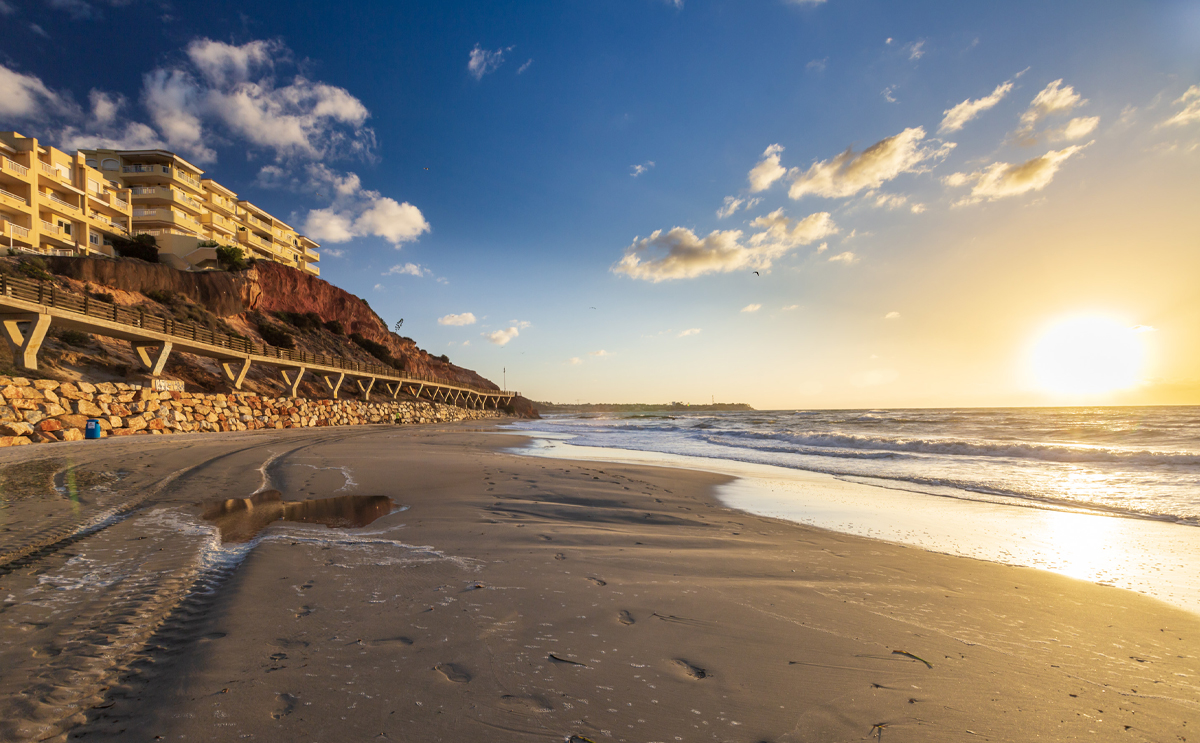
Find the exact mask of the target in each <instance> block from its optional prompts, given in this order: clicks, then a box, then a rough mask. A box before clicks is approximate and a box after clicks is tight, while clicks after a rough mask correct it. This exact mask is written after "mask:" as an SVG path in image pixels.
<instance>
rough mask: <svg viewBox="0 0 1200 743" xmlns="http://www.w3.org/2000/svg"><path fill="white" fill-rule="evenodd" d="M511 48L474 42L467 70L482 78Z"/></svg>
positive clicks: (472, 74) (502, 59)
mask: <svg viewBox="0 0 1200 743" xmlns="http://www.w3.org/2000/svg"><path fill="white" fill-rule="evenodd" d="M512 49H513V48H512V47H511V46H510V47H508V48H507V49H497V50H495V51H489V50H487V49H484V48H483V47H481V46H479V45H478V44H476V45H475V48H474V49H472V50H471V55H470V58H469V59H468V60H467V72H468V73H470V75H471V77H473V78H475V79H476V80H482V79H483V76H484V75H486V74H488V73H489V72H495V71H496V68H497V67H499V66H500V65H502V64H504V55H505V54H506V53H507V52H510V51H512ZM531 61H532V60H531ZM501 345H504V344H501Z"/></svg>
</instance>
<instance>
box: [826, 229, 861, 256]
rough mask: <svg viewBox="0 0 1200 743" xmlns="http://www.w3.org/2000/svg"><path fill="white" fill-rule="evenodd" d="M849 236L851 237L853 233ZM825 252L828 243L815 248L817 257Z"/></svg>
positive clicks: (827, 248)
mask: <svg viewBox="0 0 1200 743" xmlns="http://www.w3.org/2000/svg"><path fill="white" fill-rule="evenodd" d="M850 236H851V237H853V236H854V232H851V233H850ZM847 239H849V238H847ZM826 250H829V243H821V244H820V245H818V246H817V255H820V254H821V253H824V252H825V251H826Z"/></svg>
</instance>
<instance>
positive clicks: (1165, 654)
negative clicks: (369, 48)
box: [0, 424, 1200, 743]
mask: <svg viewBox="0 0 1200 743" xmlns="http://www.w3.org/2000/svg"><path fill="white" fill-rule="evenodd" d="M489 430H490V426H486V425H480V424H456V425H446V426H426V427H412V428H395V427H362V428H354V429H319V430H315V431H282V432H255V433H247V434H223V435H213V436H203V437H199V436H198V437H183V438H171V439H169V440H165V441H164V440H163V438H157V437H156V438H142V439H140V440H130V439H126V440H105V441H99V442H79V443H77V444H61V445H57V446H54V447H45V448H44V451H42V450H39V451H38V452H36V458H37V459H40V460H44V459H46V458H50V459H53V460H56V461H54V462H50V463H45V462H32V461H31V460H33V459H34V458H35V455H34V454H30V453H28V452H26V451H21V452H14V451H11V450H10V451H6V452H0V487H3V488H4V493H5V497H6V503H5V504H4V506H3V507H2V508H0V563H4V567H2V568H0V601H2V602H3V603H2V604H0V740H41V739H51V740H54V739H62V740H65V739H67V735H69V736H70V739H71V740H107V739H120V740H137V741H142V740H147V741H149V740H156V739H162V740H206V741H208V740H212V741H234V740H246V739H258V740H305V741H341V740H405V741H436V740H444V741H468V740H487V741H526V740H547V741H563V740H569V739H571V736H577V737H575V738H574V740H593V741H597V742H599V741H604V740H613V741H631V742H632V741H641V742H645V741H709V740H712V741H744V742H746V743H757V742H758V741H822V742H828V741H853V740H883V741H886V740H893V741H964V740H990V741H1029V740H1038V739H1041V740H1055V741H1058V740H1074V739H1089V740H1131V741H1161V740H1186V739H1187V738H1190V737H1193V732H1192V729H1193V728H1195V727H1197V726H1200V703H1198V702H1197V700H1198V699H1200V688H1198V681H1197V679H1200V659H1198V658H1197V656H1200V617H1197V616H1196V615H1193V614H1189V613H1187V612H1184V611H1182V610H1179V609H1176V608H1173V607H1171V606H1168V605H1166V604H1163V603H1160V602H1158V601H1155V600H1153V599H1150V598H1147V597H1145V596H1141V595H1138V594H1135V593H1133V592H1130V591H1125V590H1121V589H1117V588H1111V587H1107V586H1099V585H1094V584H1091V583H1086V582H1083V581H1078V580H1073V579H1071V578H1066V577H1063V576H1058V575H1054V574H1051V573H1047V572H1041V571H1035V570H1031V569H1024V568H1015V567H1009V566H1004V565H998V564H994V563H988V562H983V561H979V560H972V559H968V558H962V557H952V556H948V555H941V554H934V553H930V552H925V551H922V550H919V549H914V548H906V547H903V546H899V545H894V544H890V543H886V542H880V541H874V540H870V539H865V538H861V537H855V536H848V535H840V534H834V533H831V532H827V531H822V530H819V529H815V528H811V527H806V526H802V525H797V524H791V523H787V522H784V521H779V520H775V519H771V518H765V517H760V516H753V515H749V514H745V513H741V512H737V511H733V510H730V509H727V508H725V507H723V506H722V505H721V504H720V502H719V501H718V500H717V499H716V497H715V495H714V493H715V488H716V486H718V485H721V484H722V483H725V482H728V478H725V477H722V476H720V475H715V474H711V473H703V472H694V471H686V470H673V469H667V468H656V467H649V466H641V465H625V464H622V465H616V464H608V463H603V462H572V461H563V460H552V459H543V458H531V457H524V456H518V455H514V454H510V453H505V452H504V451H503V449H505V448H508V447H511V446H512V445H513V443H514V440H513V438H512V437H511V436H501V435H495V434H492V433H489ZM14 463H15V464H20V465H21V466H20V467H19V468H18V469H16V470H13V469H11V465H13V464H14ZM39 478H41V480H44V481H46V482H49V480H50V478H54V482H55V483H56V484H58V486H59V488H60V489H59V490H58V491H50V493H47V492H46V489H45V488H39V486H38V485H37V483H38V482H39V481H41V480H39ZM863 487H866V486H863ZM272 489H273V490H278V491H279V493H280V494H281V495H280V498H281V501H276V500H275V499H274V497H261V496H260V497H259V499H258V501H257V502H254V501H253V499H252V498H251V496H253V495H254V494H255V493H264V492H265V491H267V490H272ZM348 495H354V496H382V497H386V498H389V499H391V501H392V503H393V504H394V506H389V507H387V508H386V509H381V508H380V506H379V504H380V503H381V501H379V500H377V499H376V500H372V501H369V503H370V504H373V505H370V506H369V507H368V510H369V511H370V513H369V514H368V515H369V516H370V517H372V518H373V519H374V520H373V521H371V522H370V523H369V524H368V525H367V526H365V527H361V528H345V527H346V526H347V525H348V524H353V523H357V522H356V521H355V519H357V518H358V517H359V516H358V515H357V514H356V513H347V512H346V511H345V509H344V507H343V506H342V505H338V506H336V507H335V506H333V505H330V506H328V507H322V506H320V505H315V504H312V503H310V504H308V505H305V504H304V503H302V502H304V501H309V502H313V501H319V499H325V498H332V497H339V498H344V496H348ZM242 499H246V500H249V501H250V503H248V504H247V506H249V505H254V506H258V505H259V504H262V505H265V506H268V507H270V508H272V509H275V510H274V511H272V512H271V513H268V514H266V515H265V516H263V517H262V518H263V519H266V520H267V523H259V522H254V523H253V524H251V527H252V528H248V529H246V530H242V531H238V530H237V529H236V528H234V529H233V530H232V531H230V532H229V533H230V534H242V535H245V536H246V539H248V540H249V541H229V542H222V541H221V538H220V535H219V532H218V529H217V528H216V526H215V525H214V523H216V522H215V521H214V522H210V521H205V519H204V518H203V516H204V513H205V511H206V507H205V505H204V504H210V505H209V506H208V510H210V511H211V510H212V508H213V506H212V505H211V503H212V502H213V501H235V500H242ZM341 503H345V501H339V504H341ZM288 504H291V505H288ZM405 507H406V510H399V509H400V508H405ZM218 510H220V509H218ZM238 510H239V507H235V506H233V505H232V504H231V505H230V507H229V508H226V509H225V511H224V512H222V513H220V514H218V515H219V516H220V517H221V518H229V517H230V514H231V513H232V512H235V511H238ZM243 510H245V509H243ZM381 510H383V511H386V513H383V515H379V513H380V511H381ZM284 513H289V514H293V515H295V514H297V513H298V514H300V518H297V519H293V520H288V519H290V518H291V517H289V516H281V515H280V514H284ZM313 514H317V516H319V518H318V517H317V516H313ZM211 515H212V513H210V516H211ZM276 519H277V520H276ZM314 519H315V523H314V522H313V520H314ZM81 528H82V531H81ZM260 529H261V530H260ZM255 530H259V531H257V536H253V537H251V536H249V535H250V534H252V533H253V532H254V531H255ZM1196 735H1200V733H1197V734H1196ZM160 737H161V738H160Z"/></svg>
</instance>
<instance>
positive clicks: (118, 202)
mask: <svg viewBox="0 0 1200 743" xmlns="http://www.w3.org/2000/svg"><path fill="white" fill-rule="evenodd" d="M112 204H113V206H115V207H117V208H118V209H120V210H121V211H125V210H126V209H128V208H129V202H128V201H126V200H125V199H122V198H121V197H120V196H117V195H116V194H113V197H112Z"/></svg>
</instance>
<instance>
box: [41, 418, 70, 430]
mask: <svg viewBox="0 0 1200 743" xmlns="http://www.w3.org/2000/svg"><path fill="white" fill-rule="evenodd" d="M62 427H63V425H62V424H61V423H59V422H58V421H56V420H54V419H53V418H47V419H46V420H44V421H39V422H38V424H37V425H36V426H34V428H35V429H37V431H38V432H39V433H53V432H55V431H61V430H62Z"/></svg>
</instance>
